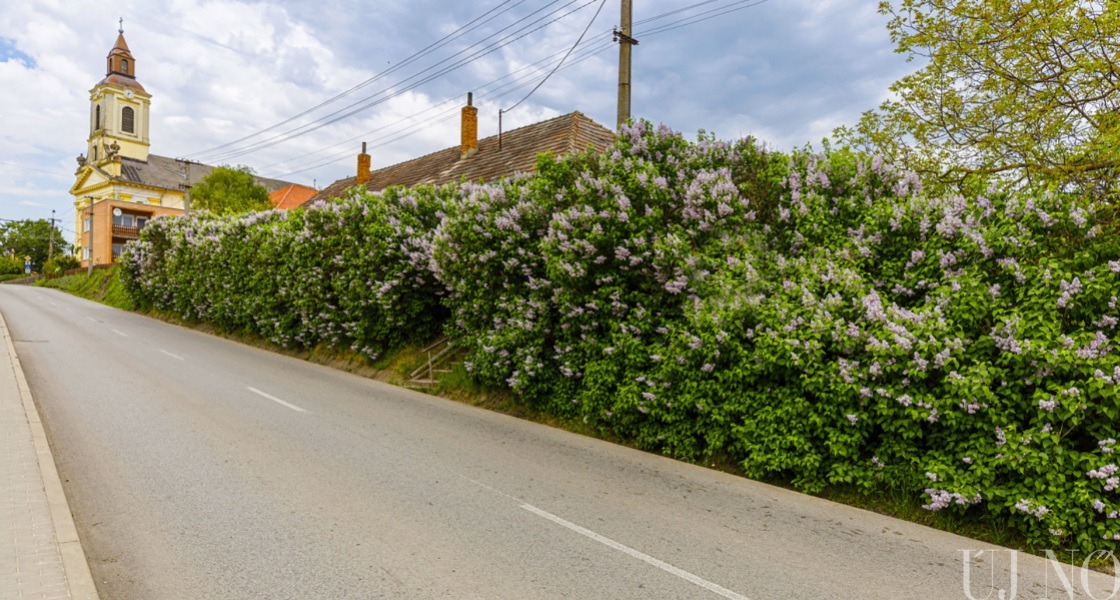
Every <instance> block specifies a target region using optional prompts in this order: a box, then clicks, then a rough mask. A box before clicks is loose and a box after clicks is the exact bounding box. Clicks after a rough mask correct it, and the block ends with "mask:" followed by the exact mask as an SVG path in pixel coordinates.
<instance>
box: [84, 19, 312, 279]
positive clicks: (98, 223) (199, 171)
mask: <svg viewBox="0 0 1120 600" xmlns="http://www.w3.org/2000/svg"><path fill="white" fill-rule="evenodd" d="M118 34H119V35H118V36H117V42H116V44H114V45H113V48H112V50H110V51H109V56H108V57H107V67H106V74H105V78H104V79H102V80H101V81H100V82H99V83H98V84H97V85H95V86H94V87H93V89H92V90H90V96H89V101H90V110H89V138H88V140H87V143H86V153H85V154H81V155H78V159H77V160H78V169H77V171H76V172H75V182H74V185H73V186H72V187H71V188H70V194H71V195H73V196H74V207H75V209H76V215H75V217H74V219H75V223H74V231H75V239H74V248H75V251H76V252H77V253H78V256H79V258H80V259H81V261H82V266H87V265H88V264H89V262H90V261H93V263H94V264H108V263H111V262H113V261H114V260H115V259H116V257H117V256H118V255H119V254H120V252H121V249H122V248H123V247H124V244H125V243H126V242H128V241H129V240H133V239H136V238H137V237H139V235H140V230H141V229H142V228H143V227H144V225H145V224H147V222H148V220H150V219H152V218H153V217H157V216H163V215H178V214H183V212H184V206H185V203H186V201H187V195H186V193H187V190H188V189H189V187H190V186H191V185H193V184H194V183H196V182H197V181H198V180H199V179H201V178H203V177H205V176H206V175H207V174H209V173H210V171H211V169H213V167H211V166H210V165H204V164H199V163H190V162H186V161H179V160H176V159H173V158H167V157H165V156H158V155H155V154H151V153H150V152H149V151H148V150H149V146H150V142H149V139H148V116H149V108H150V106H151V99H152V97H151V95H150V94H148V92H147V91H145V90H144V87H143V86H142V85H140V83H139V82H138V81H136V60H135V59H134V58H133V56H132V53H131V52H130V51H129V49H128V44H127V43H126V42H125V39H124V31H123V30H119V31H118ZM257 182H258V183H260V184H262V185H264V186H265V187H266V188H268V190H269V191H273V190H278V189H280V188H283V187H285V186H289V185H291V184H290V182H287V181H279V180H275V179H264V178H257Z"/></svg>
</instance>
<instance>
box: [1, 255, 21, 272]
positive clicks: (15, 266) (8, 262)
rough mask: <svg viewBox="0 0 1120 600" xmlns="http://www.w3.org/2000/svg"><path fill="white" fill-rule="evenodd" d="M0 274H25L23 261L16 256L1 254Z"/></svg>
mask: <svg viewBox="0 0 1120 600" xmlns="http://www.w3.org/2000/svg"><path fill="white" fill-rule="evenodd" d="M0 275H23V261H22V260H20V259H19V258H16V257H15V256H0Z"/></svg>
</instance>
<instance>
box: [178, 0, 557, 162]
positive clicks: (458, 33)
mask: <svg viewBox="0 0 1120 600" xmlns="http://www.w3.org/2000/svg"><path fill="white" fill-rule="evenodd" d="M525 1H526V0H518V1H517V3H516V4H514V5H513V6H510V7H508V8H506V9H504V10H502V11H499V12H497V13H495V14H494V15H492V16H491V17H490V18H489V19H486V20H485V21H482V23H478V24H477V25H475V23H477V22H478V21H479V20H480V19H482V18H483V17H485V16H487V15H489V14H490V13H493V12H494V11H496V10H498V9H499V8H501V7H502V6H505V5H507V4H509V3H510V2H513V0H505V1H504V2H502V3H501V4H499V5H497V6H495V7H494V8H492V9H490V10H488V11H486V12H484V13H482V14H481V15H479V16H477V17H475V18H474V19H472V20H471V21H470V22H468V23H467V24H466V25H463V26H460V27H459V28H458V29H456V30H455V31H453V32H451V33H449V34H447V35H446V36H444V37H443V38H441V39H439V40H437V41H436V42H433V43H431V44H429V45H428V46H426V47H425V48H423V49H422V50H420V51H418V52H415V53H413V54H412V55H411V56H409V57H407V58H405V59H404V60H402V61H400V62H398V63H397V64H395V65H393V66H392V67H390V68H389V69H386V70H384V71H382V72H380V73H378V74H377V75H374V76H373V77H370V78H369V79H366V80H365V81H363V82H361V83H359V84H357V85H354V86H353V87H351V88H349V89H347V90H345V91H343V92H341V93H339V94H336V95H334V96H332V97H330V98H328V99H326V100H324V101H322V102H320V103H319V104H316V105H315V106H312V107H311V108H309V109H307V110H304V111H303V112H300V113H299V114H296V115H293V116H291V117H288V118H287V119H284V120H283V121H280V122H279V123H276V124H275V125H271V126H269V127H265V128H264V129H261V130H259V131H255V132H253V133H251V134H249V135H247V136H245V137H242V138H240V139H236V140H233V141H232V142H228V143H225V144H221V145H219V146H214V147H213V148H207V149H206V150H201V151H199V152H194V153H192V154H188V155H186V156H205V155H208V154H210V153H212V152H214V151H216V150H221V149H224V148H228V147H230V146H233V145H235V144H238V143H241V142H243V141H246V140H249V139H252V138H254V137H256V136H258V135H261V134H262V133H267V132H269V131H272V130H275V129H277V128H279V127H281V126H283V125H287V124H288V123H291V122H292V121H295V120H296V119H298V118H300V117H303V116H306V115H308V114H310V113H312V112H314V111H316V110H318V109H320V108H323V107H324V106H327V105H328V104H331V103H332V102H335V101H337V100H340V99H342V98H344V97H346V96H348V95H350V94H352V93H354V92H356V91H357V90H359V89H362V88H364V87H366V86H368V85H370V84H372V83H374V82H375V81H378V80H380V79H382V78H384V77H386V76H388V75H389V74H391V73H393V72H395V71H397V70H399V69H401V68H403V67H405V66H407V65H409V64H411V63H413V62H415V61H417V60H419V59H421V58H423V57H425V56H427V55H428V54H431V53H432V52H434V51H435V50H438V49H439V48H442V47H443V46H446V45H447V44H449V43H451V42H452V41H454V40H456V39H458V38H460V37H462V36H463V35H466V34H467V33H468V32H470V31H473V30H474V29H477V28H478V27H481V26H482V25H485V24H486V23H489V22H490V21H492V20H493V19H495V18H497V17H498V15H501V14H502V13H504V12H507V11H509V10H512V9H513V8H516V7H517V6H518V5H520V4H523V3H524V2H525ZM556 1H559V0H556ZM551 4H555V2H552V3H551Z"/></svg>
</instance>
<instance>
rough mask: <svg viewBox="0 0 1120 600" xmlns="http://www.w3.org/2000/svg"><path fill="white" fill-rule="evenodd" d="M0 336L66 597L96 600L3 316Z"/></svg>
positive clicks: (90, 577)
mask: <svg viewBox="0 0 1120 600" xmlns="http://www.w3.org/2000/svg"><path fill="white" fill-rule="evenodd" d="M0 335H3V337H4V343H5V344H7V346H8V355H9V356H11V357H12V370H13V371H15V376H16V385H17V386H19V395H20V398H21V399H22V400H23V410H24V412H25V413H26V414H27V422H28V423H29V424H30V425H31V437H32V439H33V440H34V442H35V454H36V456H37V457H38V459H39V461H38V462H39V471H40V473H41V474H42V476H43V489H44V490H46V493H47V503H48V504H49V505H50V509H51V520H52V521H54V531H55V539H56V540H57V541H58V551H59V554H60V555H61V556H62V568H63V570H65V572H66V581H67V584H68V587H69V588H70V597H71V598H72V599H73V600H99V597H98V595H97V586H95V585H94V583H93V575H92V573H90V570H89V562H88V561H87V560H86V554H85V551H84V550H83V549H82V542H81V540H79V539H78V529H77V527H75V525H74V517H73V516H72V515H71V514H70V504H69V503H68V502H67V501H66V493H65V492H64V491H63V490H62V480H61V479H59V477H58V469H57V468H56V467H55V464H54V455H53V454H52V453H51V446H50V444H49V443H48V442H47V433H46V431H45V430H44V429H43V422H42V421H41V420H40V419H39V410H38V409H37V408H36V407H35V401H34V400H33V399H32V397H31V388H29V387H28V385H27V378H26V377H24V374H23V367H22V366H21V365H20V362H19V356H18V355H17V354H16V347H15V344H14V343H13V342H12V336H11V333H9V331H8V324H7V322H5V321H4V315H3V314H0Z"/></svg>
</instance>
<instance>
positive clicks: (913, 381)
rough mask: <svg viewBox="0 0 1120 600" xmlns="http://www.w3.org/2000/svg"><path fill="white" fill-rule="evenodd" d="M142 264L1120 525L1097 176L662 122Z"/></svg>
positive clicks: (181, 295)
mask: <svg viewBox="0 0 1120 600" xmlns="http://www.w3.org/2000/svg"><path fill="white" fill-rule="evenodd" d="M123 262H124V265H125V266H124V272H125V273H126V277H127V283H128V286H129V289H130V290H131V293H132V295H133V296H134V298H135V299H136V300H137V301H138V302H140V303H142V304H147V305H150V306H154V307H157V308H160V309H161V310H167V311H170V312H174V313H176V314H180V315H183V316H184V317H187V318H191V319H198V320H207V321H214V322H216V323H219V324H221V325H222V326H225V327H230V328H244V329H248V330H251V331H255V332H258V333H260V334H261V335H264V336H265V337H267V338H269V339H272V340H274V341H277V342H278V343H282V344H286V345H296V346H302V347H312V346H315V345H318V344H325V345H330V346H336V347H349V348H353V349H356V350H360V351H362V352H364V353H366V354H367V355H370V356H372V355H375V354H377V353H378V352H380V351H381V350H383V349H384V348H386V347H388V346H391V345H393V344H397V343H400V342H401V341H402V340H405V339H407V338H408V337H409V336H412V335H420V336H423V335H426V334H431V333H434V332H435V331H436V330H437V329H438V328H439V327H443V329H444V331H446V332H447V333H448V334H449V335H451V336H452V337H453V338H454V339H455V340H456V341H457V343H458V344H460V345H461V346H463V347H465V348H466V350H467V353H468V356H467V359H466V364H465V366H466V367H467V369H468V370H469V371H470V372H471V373H472V374H473V376H474V377H475V378H476V379H477V380H479V381H480V382H481V383H483V384H486V385H490V386H494V387H500V388H508V389H510V390H512V391H513V392H514V394H515V396H516V397H517V398H518V399H519V400H520V401H522V402H524V403H526V404H529V405H532V406H534V407H536V408H538V409H541V410H544V411H547V412H549V413H551V414H555V415H557V416H560V417H563V418H569V419H579V420H581V421H583V422H584V423H587V424H588V425H589V426H592V427H595V428H598V429H599V430H600V431H602V432H604V433H605V434H608V435H611V436H616V437H619V438H622V439H626V440H629V441H631V442H633V443H634V444H636V445H638V446H640V447H642V448H646V449H650V450H654V451H658V452H663V453H666V454H669V455H672V456H676V457H679V458H682V459H686V460H696V461H699V460H707V459H709V458H712V457H717V456H718V457H721V458H724V459H730V460H734V461H736V462H738V463H739V464H741V465H742V467H743V469H744V470H745V472H746V473H747V474H748V475H750V476H754V477H766V478H778V479H783V480H787V481H790V482H792V483H793V484H794V485H795V486H796V487H798V488H799V489H802V490H806V491H810V492H813V491H819V490H821V489H823V488H824V487H826V486H829V485H844V486H850V487H854V488H856V489H861V490H864V491H865V492H866V493H868V494H874V493H878V492H879V491H880V490H882V489H884V488H892V489H895V490H900V491H902V492H904V493H909V494H912V496H913V497H914V498H915V499H916V500H918V501H919V502H920V503H921V504H922V505H923V506H924V507H925V508H926V509H927V510H930V511H957V512H962V513H971V514H984V515H989V516H991V517H993V518H997V519H1000V520H1001V522H1004V523H1007V524H1008V526H1011V527H1014V528H1016V529H1018V530H1019V531H1021V532H1022V533H1023V534H1025V535H1026V536H1027V537H1028V539H1029V540H1030V541H1031V543H1034V544H1037V545H1039V546H1041V547H1055V544H1062V545H1063V547H1064V545H1072V546H1076V547H1078V548H1081V549H1084V550H1093V549H1100V548H1111V549H1115V546H1116V542H1117V540H1120V521H1118V517H1120V493H1118V492H1120V489H1118V488H1120V467H1118V466H1117V464H1120V461H1117V459H1116V457H1115V455H1114V453H1115V448H1116V442H1115V438H1117V437H1118V436H1117V435H1116V433H1117V432H1116V423H1117V418H1118V416H1120V403H1118V398H1120V396H1118V395H1117V392H1116V387H1117V386H1118V385H1120V352H1118V350H1117V344H1118V343H1120V342H1117V341H1116V337H1117V327H1118V323H1120V306H1118V303H1120V300H1118V298H1117V296H1118V293H1117V291H1116V290H1117V282H1118V278H1120V246H1118V244H1117V241H1116V218H1115V211H1114V209H1113V208H1112V207H1111V206H1108V205H1102V204H1097V203H1095V202H1094V201H1093V200H1092V199H1091V198H1083V197H1071V196H1069V195H1064V194H1061V193H1058V192H1055V193H1052V194H1048V195H1034V196H1031V195H1026V194H1023V193H1021V192H1017V191H1014V190H1008V189H1003V188H1001V187H999V186H996V185H993V186H991V187H989V188H986V189H978V190H976V191H975V192H972V193H969V194H967V195H965V196H948V197H941V196H935V195H931V194H927V193H926V192H925V191H924V190H923V189H922V186H921V182H920V181H919V179H918V178H917V177H916V176H914V175H913V174H912V173H909V172H906V171H905V170H903V169H899V168H896V167H894V166H892V165H889V164H886V163H884V162H883V161H881V160H879V159H877V158H874V157H866V156H862V155H859V154H855V153H852V152H849V151H846V150H828V151H826V152H825V153H823V154H815V153H811V152H807V151H797V152H794V153H791V154H788V155H787V154H781V153H776V152H770V151H766V150H765V149H763V148H760V147H759V146H758V145H757V144H756V143H755V142H754V141H753V140H749V139H748V140H741V141H738V142H733V143H725V142H720V141H717V140H714V139H711V138H710V137H706V136H702V137H701V138H700V139H699V140H698V141H696V142H691V141H687V140H685V139H684V138H683V137H681V136H680V135H679V134H677V133H675V132H672V131H670V130H668V129H666V128H657V129H655V128H653V127H651V126H650V125H649V124H647V123H644V122H638V123H635V124H633V125H631V126H629V127H627V128H624V129H623V131H622V133H621V134H620V136H619V138H618V140H617V142H616V144H615V145H614V147H613V148H611V149H610V151H608V152H606V153H603V154H601V155H595V154H582V155H577V156H571V157H567V158H564V159H562V160H556V159H553V158H550V157H542V159H541V160H540V162H539V164H538V172H537V173H536V174H534V175H525V176H519V177H515V178H511V179H509V180H506V181H503V182H501V183H496V184H489V185H479V184H474V183H464V184H462V185H459V186H449V187H446V188H440V189H432V188H420V189H417V190H412V191H408V190H390V191H387V192H385V193H384V194H380V195H376V194H361V195H354V196H350V197H348V198H347V199H344V200H342V201H340V202H338V203H335V204H329V205H322V206H317V207H313V208H312V209H310V210H308V211H307V212H295V213H289V214H285V213H274V212H269V213H261V214H258V215H253V216H250V217H246V218H242V219H235V220H215V219H191V220H186V219H163V220H156V221H154V222H153V223H152V224H151V225H149V226H148V227H147V228H146V229H145V231H144V234H143V236H142V239H141V241H140V242H139V243H135V244H132V245H130V246H129V247H128V249H127V251H126V254H125V258H124V260H123Z"/></svg>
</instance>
